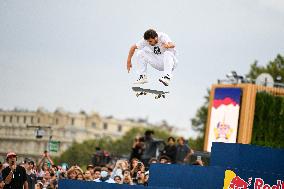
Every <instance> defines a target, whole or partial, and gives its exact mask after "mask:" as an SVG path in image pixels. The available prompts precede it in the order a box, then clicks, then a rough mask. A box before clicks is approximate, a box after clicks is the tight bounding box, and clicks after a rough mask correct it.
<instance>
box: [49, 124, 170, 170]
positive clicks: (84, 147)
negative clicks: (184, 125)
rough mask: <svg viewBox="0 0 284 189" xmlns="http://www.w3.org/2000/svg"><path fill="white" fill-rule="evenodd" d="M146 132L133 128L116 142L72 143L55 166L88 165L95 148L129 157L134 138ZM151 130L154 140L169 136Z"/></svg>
mask: <svg viewBox="0 0 284 189" xmlns="http://www.w3.org/2000/svg"><path fill="white" fill-rule="evenodd" d="M146 130H147V129H145V128H133V129H131V130H129V131H128V132H127V133H126V134H125V135H124V136H123V137H122V138H120V139H118V140H112V139H111V138H108V137H104V138H101V139H96V140H86V141H84V142H83V143H80V144H79V143H73V144H72V146H71V147H70V148H69V149H68V150H66V151H65V152H64V153H63V154H62V155H61V156H60V157H58V158H55V159H54V161H55V163H56V164H60V163H63V162H66V163H68V164H69V165H75V164H78V165H80V166H84V165H88V164H90V163H91V159H92V156H93V154H94V153H95V151H96V147H100V148H101V149H103V150H106V151H109V152H110V153H111V154H112V155H115V156H123V155H129V154H130V152H131V148H132V144H133V141H134V138H135V137H137V136H141V137H142V136H144V132H145V131H146ZM152 130H153V131H154V132H155V134H154V138H157V139H163V140H165V141H166V139H167V138H168V137H169V136H170V134H169V133H168V132H167V131H165V130H163V129H156V128H153V129H152Z"/></svg>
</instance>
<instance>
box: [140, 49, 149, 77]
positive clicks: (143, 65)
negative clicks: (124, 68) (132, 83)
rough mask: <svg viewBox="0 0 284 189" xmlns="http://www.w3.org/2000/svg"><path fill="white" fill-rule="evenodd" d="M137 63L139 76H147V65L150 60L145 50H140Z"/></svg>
mask: <svg viewBox="0 0 284 189" xmlns="http://www.w3.org/2000/svg"><path fill="white" fill-rule="evenodd" d="M137 62H138V73H139V75H147V64H148V63H149V62H150V60H149V57H147V53H146V52H145V51H144V50H139V51H138V52H137Z"/></svg>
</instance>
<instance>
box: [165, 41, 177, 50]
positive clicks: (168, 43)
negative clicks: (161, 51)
mask: <svg viewBox="0 0 284 189" xmlns="http://www.w3.org/2000/svg"><path fill="white" fill-rule="evenodd" d="M163 47H164V48H166V49H171V48H175V44H174V43H173V42H167V43H164V44H163Z"/></svg>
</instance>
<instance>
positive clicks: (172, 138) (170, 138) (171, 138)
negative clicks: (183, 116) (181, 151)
mask: <svg viewBox="0 0 284 189" xmlns="http://www.w3.org/2000/svg"><path fill="white" fill-rule="evenodd" d="M170 140H173V141H174V142H175V141H176V139H175V138H174V137H172V136H170V137H169V138H168V142H169V141H170Z"/></svg>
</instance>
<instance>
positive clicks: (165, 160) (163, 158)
mask: <svg viewBox="0 0 284 189" xmlns="http://www.w3.org/2000/svg"><path fill="white" fill-rule="evenodd" d="M159 162H160V163H162V164H171V159H170V158H169V157H168V156H165V155H164V156H161V157H160V158H159Z"/></svg>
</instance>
